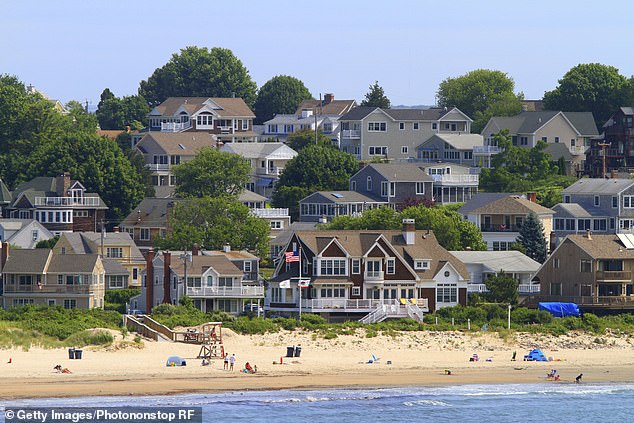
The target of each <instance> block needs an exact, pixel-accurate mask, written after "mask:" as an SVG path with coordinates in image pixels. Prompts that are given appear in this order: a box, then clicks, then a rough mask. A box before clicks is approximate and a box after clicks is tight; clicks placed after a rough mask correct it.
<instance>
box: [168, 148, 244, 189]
mask: <svg viewBox="0 0 634 423" xmlns="http://www.w3.org/2000/svg"><path fill="white" fill-rule="evenodd" d="M173 172H174V176H175V177H176V181H177V186H176V192H177V193H178V194H179V195H182V196H184V197H204V196H210V197H216V196H223V195H227V194H228V195H235V196H237V195H239V194H240V192H242V190H243V189H244V185H245V184H246V183H247V182H249V173H250V172H251V166H250V165H249V162H248V161H246V160H244V159H243V158H242V157H240V156H239V155H237V154H233V153H226V152H221V151H218V150H216V149H215V148H212V147H205V148H203V149H201V150H200V151H199V152H198V154H197V155H196V157H194V158H193V159H192V160H190V161H188V162H185V163H181V164H179V165H177V166H174V168H173Z"/></svg>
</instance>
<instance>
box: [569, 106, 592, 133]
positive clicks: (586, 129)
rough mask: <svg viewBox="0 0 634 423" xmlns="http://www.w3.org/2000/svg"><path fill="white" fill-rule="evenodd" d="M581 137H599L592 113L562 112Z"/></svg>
mask: <svg viewBox="0 0 634 423" xmlns="http://www.w3.org/2000/svg"><path fill="white" fill-rule="evenodd" d="M563 113H564V115H565V116H566V118H568V120H569V121H570V123H572V125H573V126H574V127H575V128H577V131H579V133H580V134H581V135H599V131H598V129H597V124H596V123H595V121H594V116H593V115H592V112H563Z"/></svg>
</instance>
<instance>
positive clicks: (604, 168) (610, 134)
mask: <svg viewBox="0 0 634 423" xmlns="http://www.w3.org/2000/svg"><path fill="white" fill-rule="evenodd" d="M633 121H634V107H620V108H619V110H617V111H616V113H614V114H613V115H612V116H611V117H610V119H608V120H607V122H605V124H604V125H603V128H602V129H603V137H601V138H599V137H597V138H596V139H595V140H593V141H592V146H591V147H590V149H588V151H587V155H586V169H585V170H586V174H588V175H589V176H592V177H599V178H603V177H605V176H607V175H608V174H610V173H611V172H613V171H619V170H624V171H626V172H628V173H629V172H631V170H632V163H634V149H633V148H632V146H634V131H633V130H632V127H633V126H632V125H634V123H633Z"/></svg>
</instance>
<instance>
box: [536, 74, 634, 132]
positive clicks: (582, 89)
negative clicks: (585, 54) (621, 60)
mask: <svg viewBox="0 0 634 423" xmlns="http://www.w3.org/2000/svg"><path fill="white" fill-rule="evenodd" d="M633 82H634V80H632V79H627V78H626V77H625V76H623V75H621V74H620V73H619V70H618V69H617V68H615V67H614V66H608V65H602V64H600V63H582V64H579V65H577V66H575V67H573V68H572V69H570V70H569V71H568V72H566V74H565V75H564V76H563V78H561V79H560V80H559V85H558V86H557V88H555V89H554V90H552V91H548V92H546V93H545V94H544V108H545V109H547V110H563V111H565V112H592V114H593V116H594V119H595V122H596V124H597V126H599V128H600V127H601V126H602V125H603V124H604V123H605V122H606V121H607V120H608V118H609V117H610V116H612V114H614V113H615V112H616V111H617V110H618V108H619V107H621V106H624V105H630V104H632V103H633V102H634V95H633V88H634V84H633Z"/></svg>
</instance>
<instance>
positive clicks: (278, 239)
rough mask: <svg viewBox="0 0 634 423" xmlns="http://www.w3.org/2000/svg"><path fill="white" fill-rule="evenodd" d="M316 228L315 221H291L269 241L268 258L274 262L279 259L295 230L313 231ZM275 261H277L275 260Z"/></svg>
mask: <svg viewBox="0 0 634 423" xmlns="http://www.w3.org/2000/svg"><path fill="white" fill-rule="evenodd" d="M316 229H317V223H316V222H293V223H291V224H290V226H288V227H286V228H284V230H282V231H280V232H279V233H277V234H276V236H275V238H273V239H272V240H271V241H270V242H269V247H270V253H269V259H270V260H271V261H272V262H276V260H279V259H280V254H281V253H282V251H283V250H284V248H286V246H287V245H288V243H289V241H290V240H291V237H292V236H293V234H294V233H295V232H296V231H314V230H316ZM276 263H277V262H276Z"/></svg>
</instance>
